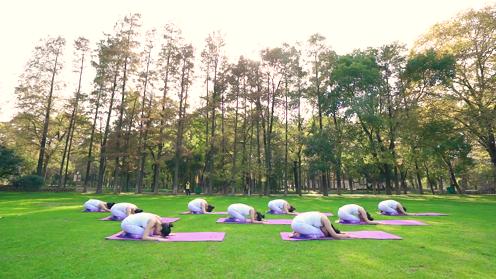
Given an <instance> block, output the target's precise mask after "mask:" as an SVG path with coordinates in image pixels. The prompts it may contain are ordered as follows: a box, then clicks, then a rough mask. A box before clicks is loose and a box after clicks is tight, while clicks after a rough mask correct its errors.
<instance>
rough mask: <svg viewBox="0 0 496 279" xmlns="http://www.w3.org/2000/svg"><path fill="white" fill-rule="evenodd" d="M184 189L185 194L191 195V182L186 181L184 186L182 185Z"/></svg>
mask: <svg viewBox="0 0 496 279" xmlns="http://www.w3.org/2000/svg"><path fill="white" fill-rule="evenodd" d="M184 189H185V192H186V196H190V195H191V184H190V183H189V181H186V186H185V187H184Z"/></svg>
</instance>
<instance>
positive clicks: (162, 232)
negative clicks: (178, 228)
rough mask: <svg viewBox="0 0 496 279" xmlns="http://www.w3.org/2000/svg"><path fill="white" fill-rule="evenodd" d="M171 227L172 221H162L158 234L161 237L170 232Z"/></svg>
mask: <svg viewBox="0 0 496 279" xmlns="http://www.w3.org/2000/svg"><path fill="white" fill-rule="evenodd" d="M172 227H174V225H172V223H162V229H161V230H160V235H162V236H163V237H166V236H168V235H169V234H170V233H171V232H172V229H171V228H172Z"/></svg>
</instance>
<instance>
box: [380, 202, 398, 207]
mask: <svg viewBox="0 0 496 279" xmlns="http://www.w3.org/2000/svg"><path fill="white" fill-rule="evenodd" d="M381 203H382V204H385V205H386V206H387V207H390V208H393V209H396V208H398V204H399V202H397V201H395V200H385V201H382V202H381Z"/></svg>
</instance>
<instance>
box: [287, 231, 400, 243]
mask: <svg viewBox="0 0 496 279" xmlns="http://www.w3.org/2000/svg"><path fill="white" fill-rule="evenodd" d="M291 234H292V233H290V232H282V233H281V238H282V240H289V241H300V240H335V239H334V238H332V237H321V238H291V237H289V236H290V235H291ZM346 234H348V235H349V236H350V237H351V238H350V239H377V240H386V239H387V240H400V239H402V238H401V237H399V236H397V235H394V234H390V233H387V232H383V231H352V232H346ZM345 240H348V239H345Z"/></svg>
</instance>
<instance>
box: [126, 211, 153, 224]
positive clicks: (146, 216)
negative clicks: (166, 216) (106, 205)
mask: <svg viewBox="0 0 496 279" xmlns="http://www.w3.org/2000/svg"><path fill="white" fill-rule="evenodd" d="M153 218H155V215H153V214H151V213H145V212H141V213H136V214H131V215H129V216H127V217H126V218H125V219H124V220H122V225H134V226H139V227H142V228H146V225H147V224H148V221H150V219H153Z"/></svg>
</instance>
